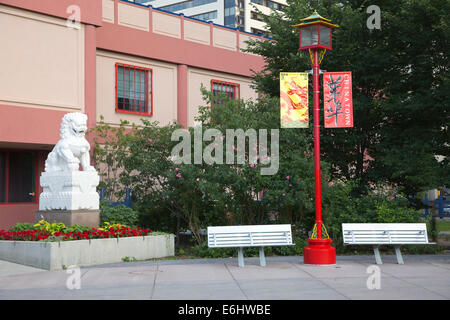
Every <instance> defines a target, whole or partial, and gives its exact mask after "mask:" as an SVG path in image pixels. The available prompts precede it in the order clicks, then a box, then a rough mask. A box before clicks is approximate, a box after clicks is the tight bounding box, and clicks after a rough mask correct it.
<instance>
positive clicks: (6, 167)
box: [0, 151, 37, 204]
mask: <svg viewBox="0 0 450 320" xmlns="http://www.w3.org/2000/svg"><path fill="white" fill-rule="evenodd" d="M36 190H37V157H36V153H35V152H12V151H11V152H10V151H0V204H19V203H36V199H37V198H36Z"/></svg>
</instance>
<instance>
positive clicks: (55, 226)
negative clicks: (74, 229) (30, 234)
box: [34, 220, 67, 234]
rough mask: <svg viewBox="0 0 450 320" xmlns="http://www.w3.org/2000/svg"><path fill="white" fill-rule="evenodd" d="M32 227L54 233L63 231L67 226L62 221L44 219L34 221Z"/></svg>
mask: <svg viewBox="0 0 450 320" xmlns="http://www.w3.org/2000/svg"><path fill="white" fill-rule="evenodd" d="M34 227H35V228H37V229H38V230H41V231H47V232H48V233H50V234H54V233H55V232H64V231H65V230H66V228H67V227H66V225H65V224H64V223H62V222H53V223H50V222H48V221H45V220H41V221H39V223H36V224H35V225H34Z"/></svg>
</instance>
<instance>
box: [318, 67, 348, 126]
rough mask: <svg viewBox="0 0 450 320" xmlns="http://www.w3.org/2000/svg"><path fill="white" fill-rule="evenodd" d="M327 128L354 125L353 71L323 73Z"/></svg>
mask: <svg viewBox="0 0 450 320" xmlns="http://www.w3.org/2000/svg"><path fill="white" fill-rule="evenodd" d="M323 95H324V99H323V101H324V121H325V128H348V127H353V99H352V73H351V72H325V73H324V74H323Z"/></svg>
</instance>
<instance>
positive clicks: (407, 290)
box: [0, 255, 450, 300]
mask: <svg viewBox="0 0 450 320" xmlns="http://www.w3.org/2000/svg"><path fill="white" fill-rule="evenodd" d="M390 259H391V260H392V261H391V262H392V263H387V262H386V261H389V259H387V260H386V259H384V260H383V261H384V262H385V263H384V264H383V265H379V266H378V267H379V268H380V271H381V278H380V279H381V282H380V284H381V287H380V289H373V290H370V289H369V288H368V287H367V280H368V278H369V276H370V274H369V273H367V268H368V267H369V266H373V265H374V264H373V262H372V259H371V257H368V256H345V257H337V264H336V265H335V266H310V265H304V264H303V263H302V262H301V257H298V256H293V257H267V265H266V267H261V266H259V264H258V259H257V258H256V259H254V261H253V260H251V258H250V259H249V260H250V263H248V262H247V260H246V266H245V267H243V268H239V267H238V266H237V264H236V261H234V260H235V259H197V260H152V261H139V262H129V263H125V262H124V263H116V264H110V265H102V266H95V267H82V268H81V269H80V271H81V289H80V290H76V289H73V290H69V289H68V288H67V286H66V282H67V279H68V277H69V276H70V274H69V273H67V271H66V270H60V271H45V270H44V271H43V270H39V269H38V270H36V269H35V268H30V267H25V268H21V267H23V266H20V265H16V264H11V263H0V268H3V270H4V271H5V272H3V273H0V300H11V299H22V300H37V299H44V300H80V299H83V300H101V299H105V300H123V299H126V300H131V299H132V300H140V299H155V300H161V299H162V300H247V299H249V300H312V299H314V300H315V299H328V300H341V299H356V300H361V299H364V300H365V299H374V300H377V299H382V300H425V299H433V300H439V299H446V300H448V299H450V276H449V275H450V273H449V271H450V270H449V267H450V255H445V256H442V255H417V256H408V260H406V259H405V264H404V265H398V264H396V260H395V256H393V257H390ZM406 261H407V262H406Z"/></svg>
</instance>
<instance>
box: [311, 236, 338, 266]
mask: <svg viewBox="0 0 450 320" xmlns="http://www.w3.org/2000/svg"><path fill="white" fill-rule="evenodd" d="M332 241H333V240H331V239H306V242H308V246H306V247H305V248H303V263H304V264H315V265H327V264H336V248H334V247H332V246H331V245H330V243H331V242H332Z"/></svg>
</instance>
